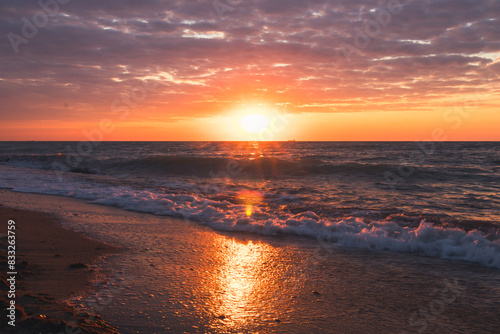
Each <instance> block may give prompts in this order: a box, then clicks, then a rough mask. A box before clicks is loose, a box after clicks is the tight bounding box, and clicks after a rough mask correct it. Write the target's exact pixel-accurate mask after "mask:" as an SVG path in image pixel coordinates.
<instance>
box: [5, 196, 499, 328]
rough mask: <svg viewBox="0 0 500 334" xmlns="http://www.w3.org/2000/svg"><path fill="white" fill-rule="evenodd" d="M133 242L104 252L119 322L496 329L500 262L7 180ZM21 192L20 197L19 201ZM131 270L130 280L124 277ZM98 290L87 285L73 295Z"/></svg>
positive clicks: (60, 213) (106, 310)
mask: <svg viewBox="0 0 500 334" xmlns="http://www.w3.org/2000/svg"><path fill="white" fill-rule="evenodd" d="M0 200H1V202H2V203H4V204H5V205H9V206H16V205H18V206H21V205H22V207H23V208H26V209H30V210H38V211H44V212H53V213H54V214H56V216H57V217H58V218H59V219H60V221H61V222H64V224H65V225H68V226H71V228H72V229H75V230H76V231H85V233H86V234H88V235H90V236H92V237H94V238H97V239H99V240H103V241H105V242H107V243H111V244H119V245H122V246H123V247H126V248H127V251H124V252H121V253H117V255H115V256H109V257H106V258H105V259H103V261H104V264H105V266H108V267H110V268H115V269H116V272H115V273H114V274H113V278H112V279H111V280H112V281H114V283H113V284H105V285H103V286H102V290H106V289H108V288H109V287H110V286H118V287H119V289H118V290H116V291H117V292H116V293H113V294H112V298H110V300H109V302H107V303H106V306H105V307H102V308H100V309H99V313H100V314H101V315H102V317H103V319H104V320H107V321H108V322H110V323H111V324H113V325H114V326H116V327H117V329H118V331H119V332H120V333H183V332H187V333H368V332H370V333H417V332H419V331H420V332H421V333H434V332H446V333H495V332H496V330H497V329H498V328H499V326H500V322H499V320H498V307H500V303H499V300H500V299H499V298H498V296H500V281H499V275H498V270H495V269H490V268H483V267H480V266H477V265H471V264H468V263H462V262H453V261H444V260H441V259H435V258H427V257H418V256H415V255H407V254H397V253H390V252H366V251H356V250H352V249H338V248H335V247H328V246H327V247H320V246H319V244H318V242H317V241H315V240H312V239H307V238H299V237H297V238H295V237H290V236H286V237H281V236H273V237H264V236H258V235H254V234H245V233H226V232H218V231H214V230H212V229H210V228H208V227H206V226H200V225H199V224H196V223H192V222H188V221H184V220H180V219H172V218H168V217H160V216H154V215H150V214H141V213H136V212H128V211H124V210H121V209H118V208H114V207H105V206H99V205H92V204H87V203H85V202H84V201H82V200H75V199H71V198H63V197H57V196H45V195H35V194H20V193H12V192H8V191H0ZM16 203H22V204H16ZM123 281H125V282H126V284H125V285H123V284H122V286H123V287H121V286H120V284H121V283H119V282H123ZM98 293H99V292H98V291H96V292H94V293H90V294H83V295H82V296H81V297H78V298H76V299H75V300H73V303H74V304H77V306H78V304H82V305H88V303H86V301H87V300H88V299H89V298H93V297H94V296H95V295H98Z"/></svg>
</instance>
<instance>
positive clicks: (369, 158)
mask: <svg viewBox="0 0 500 334" xmlns="http://www.w3.org/2000/svg"><path fill="white" fill-rule="evenodd" d="M0 188H4V189H11V190H13V191H17V192H29V193H39V194H50V195H61V196H69V197H74V198H79V199H84V200H86V201H88V202H90V203H96V204H101V205H107V206H116V207H120V208H123V209H126V210H130V211H136V212H143V213H151V214H155V215H160V216H170V217H177V218H184V219H186V220H189V221H195V222H197V223H199V224H202V225H208V226H210V227H211V228H213V229H215V230H218V231H226V232H248V233H255V234H260V235H269V236H280V237H286V236H292V235H294V236H302V237H307V238H311V239H316V240H319V241H321V242H327V243H329V244H331V245H334V246H335V247H339V248H345V249H360V250H369V251H373V252H378V251H389V252H401V253H408V254H413V255H415V256H430V257H436V258H442V259H447V260H452V261H458V262H460V261H466V262H470V263H474V264H477V265H480V266H484V267H491V268H497V269H500V199H499V197H498V194H499V192H500V146H499V144H498V143H497V142H444V143H435V142H92V143H91V142H1V143H0Z"/></svg>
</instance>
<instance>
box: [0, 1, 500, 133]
mask: <svg viewBox="0 0 500 334" xmlns="http://www.w3.org/2000/svg"><path fill="white" fill-rule="evenodd" d="M499 75H500V0H380V1H370V0H311V1H305V0H215V1H213V0H182V1H179V0H169V1H162V0H142V1H132V0H106V1H104V0H85V1H83V0H41V1H40V2H38V1H20V0H2V2H1V3H0V120H1V121H0V140H75V141H80V140H291V139H296V140H332V141H333V140H355V141H356V140H361V141H363V140H409V141H413V140H419V141H420V140H433V141H442V140H500V131H499V125H500V115H499V106H500V94H499V88H500V85H499V82H500V77H499ZM248 115H258V116H259V117H261V118H262V117H263V118H264V119H265V122H264V123H265V124H263V125H262V126H261V127H257V130H256V131H257V132H255V131H254V132H251V131H248V127H246V126H245V124H244V122H245V121H246V120H248V119H249V118H248V117H247V116H248ZM250 119H251V117H250ZM242 122H243V123H242Z"/></svg>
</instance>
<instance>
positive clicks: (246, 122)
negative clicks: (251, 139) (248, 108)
mask: <svg viewBox="0 0 500 334" xmlns="http://www.w3.org/2000/svg"><path fill="white" fill-rule="evenodd" d="M240 124H241V126H242V127H243V129H245V130H246V131H248V132H250V133H259V132H261V131H262V130H264V129H265V128H266V127H267V126H268V124H269V118H268V117H267V116H265V115H262V114H257V113H253V114H248V115H245V116H243V117H241V118H240Z"/></svg>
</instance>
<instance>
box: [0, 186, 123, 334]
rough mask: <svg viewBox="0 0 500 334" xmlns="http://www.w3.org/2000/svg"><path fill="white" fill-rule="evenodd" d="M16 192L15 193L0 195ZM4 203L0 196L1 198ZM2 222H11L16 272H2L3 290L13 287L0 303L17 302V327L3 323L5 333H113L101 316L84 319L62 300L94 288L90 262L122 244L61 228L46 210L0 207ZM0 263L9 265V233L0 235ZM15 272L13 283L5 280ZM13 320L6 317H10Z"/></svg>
mask: <svg viewBox="0 0 500 334" xmlns="http://www.w3.org/2000/svg"><path fill="white" fill-rule="evenodd" d="M2 195H3V196H9V197H15V194H2ZM2 203H4V201H2ZM0 216H1V217H2V220H3V221H2V227H3V230H4V231H7V222H8V221H9V220H11V221H14V222H15V224H16V225H15V226H16V229H15V236H16V238H15V241H16V243H15V247H16V248H15V249H16V264H15V270H10V271H12V272H16V273H17V275H15V276H12V275H9V274H6V272H5V271H2V273H0V274H1V277H2V290H3V289H6V290H9V289H10V291H14V290H13V289H15V292H14V293H15V297H14V298H10V299H9V300H7V299H6V297H7V293H5V294H2V298H1V302H2V306H3V307H2V308H4V307H5V308H6V307H7V305H8V302H10V300H13V301H15V302H16V318H15V322H14V323H15V326H12V324H11V325H7V324H5V323H2V328H3V329H4V332H5V333H34V332H43V333H45V332H47V333H48V332H54V333H57V332H64V331H66V329H69V330H71V331H74V330H77V329H80V330H82V332H83V333H103V332H109V333H113V332H114V330H113V328H112V327H111V326H107V325H106V324H105V323H104V322H102V320H101V319H100V318H95V319H94V320H95V321H92V322H89V323H86V322H85V321H86V320H87V314H83V313H79V312H76V310H75V309H73V308H71V307H70V306H69V305H66V304H64V303H63V301H64V300H66V299H67V298H70V297H71V296H72V295H75V294H83V293H87V292H88V291H90V290H92V289H93V288H94V287H93V286H92V284H91V280H92V278H93V276H94V275H95V274H96V273H95V272H94V270H93V269H91V268H89V265H90V264H92V263H94V262H95V261H97V260H98V259H99V257H100V256H102V255H104V254H108V253H114V252H118V251H120V250H121V249H120V248H116V247H112V246H109V245H106V244H104V243H100V242H97V241H95V240H91V239H89V238H87V237H84V236H83V235H81V234H79V233H76V232H74V231H71V230H68V229H66V228H62V227H61V226H60V224H59V222H58V221H57V219H56V218H55V217H53V216H51V215H50V214H47V213H42V212H35V211H26V210H20V209H16V208H9V207H5V206H0ZM1 243H2V263H3V264H5V266H4V265H2V268H7V266H6V264H7V258H6V257H5V253H4V250H5V249H7V246H8V244H7V237H6V236H5V237H3V238H2V241H1ZM9 277H15V278H16V281H15V283H16V284H14V285H12V286H13V287H15V288H10V286H11V284H10V282H9V284H7V283H8V282H7V281H6V279H7V278H9ZM11 320H13V319H12V318H10V319H9V322H10V321H11Z"/></svg>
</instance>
